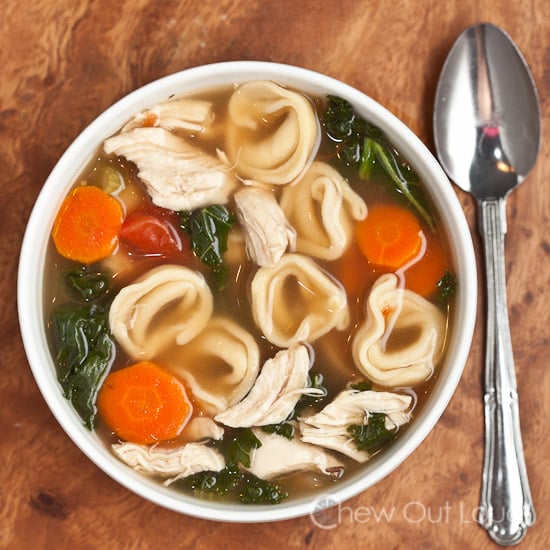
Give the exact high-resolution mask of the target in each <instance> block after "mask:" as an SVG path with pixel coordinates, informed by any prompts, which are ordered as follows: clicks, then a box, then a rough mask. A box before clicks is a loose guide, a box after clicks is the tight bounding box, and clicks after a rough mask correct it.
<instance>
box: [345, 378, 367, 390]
mask: <svg viewBox="0 0 550 550" xmlns="http://www.w3.org/2000/svg"><path fill="white" fill-rule="evenodd" d="M349 387H350V389H352V390H357V391H369V390H372V382H369V381H368V380H360V381H359V382H356V383H355V384H350V386H349Z"/></svg>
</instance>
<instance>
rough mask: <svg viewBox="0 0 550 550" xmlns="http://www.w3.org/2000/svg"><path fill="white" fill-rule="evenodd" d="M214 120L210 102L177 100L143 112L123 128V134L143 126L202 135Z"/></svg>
mask: <svg viewBox="0 0 550 550" xmlns="http://www.w3.org/2000/svg"><path fill="white" fill-rule="evenodd" d="M213 120H214V113H213V110H212V103H211V102H210V101H203V100H202V99H189V98H184V99H176V100H174V101H165V102H164V103H159V104H158V105H155V106H154V107H151V108H150V109H145V110H144V111H141V112H140V113H138V114H137V115H136V116H135V117H134V118H133V119H132V120H130V121H129V122H128V123H127V124H126V125H125V126H124V127H123V128H122V130H121V132H129V131H130V130H133V129H134V128H140V127H143V126H160V127H161V128H164V129H166V130H176V129H177V130H186V131H189V132H195V133H202V132H204V131H205V130H206V129H207V128H208V127H209V126H210V125H211V124H212V122H213Z"/></svg>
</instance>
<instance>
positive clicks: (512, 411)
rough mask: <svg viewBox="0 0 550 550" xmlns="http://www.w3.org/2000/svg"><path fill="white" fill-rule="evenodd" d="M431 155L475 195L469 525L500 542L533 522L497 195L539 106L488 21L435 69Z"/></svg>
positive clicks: (513, 49) (512, 183)
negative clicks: (477, 478) (479, 296)
mask: <svg viewBox="0 0 550 550" xmlns="http://www.w3.org/2000/svg"><path fill="white" fill-rule="evenodd" d="M434 135H435V145H436V150H437V154H438V156H439V160H440V162H441V164H442V165H443V168H444V169H445V171H446V172H447V174H448V175H449V177H450V178H451V179H452V180H453V181H455V183H456V184H457V185H458V186H459V187H461V188H462V189H464V190H465V191H468V192H470V193H472V194H473V196H474V197H475V198H476V200H477V205H478V217H479V231H480V233H481V235H482V237H483V244H484V252H485V272H486V283H487V334H486V337H487V343H486V353H485V395H484V403H485V457H484V465H483V476H482V491H481V500H480V510H479V517H478V520H479V522H480V523H481V524H482V525H483V527H485V528H486V529H487V530H488V533H489V535H490V537H491V538H492V539H493V540H494V541H495V542H497V543H498V544H501V545H503V546H510V545H513V544H517V543H518V542H520V541H521V540H522V539H523V537H524V536H525V534H526V530H527V527H529V526H530V525H532V524H533V523H534V521H535V511H534V507H533V502H532V499H531V492H530V490H529V482H528V479H527V470H526V467H525V460H524V457H523V445H522V440H521V432H520V423H519V406H518V396H517V389H516V376H515V372H514V358H513V353H512V342H511V337H510V327H509V323H508V312H507V304H506V276H505V264H504V249H505V246H504V235H505V233H506V197H507V195H508V193H510V191H512V190H513V189H514V188H515V187H516V186H517V185H519V184H520V183H521V182H522V181H523V180H524V179H525V177H526V176H527V174H528V173H529V171H530V170H531V168H532V167H533V165H534V163H535V160H536V157H537V154H538V150H539V146H540V139H541V122H540V107H539V102H538V96H537V91H536V88H535V84H534V81H533V78H532V76H531V73H530V72H529V68H528V67H527V64H526V63H525V60H524V58H523V56H522V55H521V53H520V51H519V50H518V48H517V46H516V45H515V44H514V42H513V41H512V39H511V38H510V37H509V36H508V35H507V34H506V33H505V32H504V31H503V30H501V29H500V28H498V27H496V26H494V25H490V24H486V23H484V24H479V25H474V26H472V27H470V28H468V29H466V30H465V31H464V32H463V33H462V34H461V35H460V36H459V38H458V39H457V41H456V42H455V44H454V46H453V48H452V49H451V51H450V53H449V56H448V58H447V60H446V62H445V64H444V66H443V71H442V73H441V76H440V79H439V83H438V86H437V92H436V98H435V111H434Z"/></svg>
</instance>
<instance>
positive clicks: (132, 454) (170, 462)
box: [112, 442, 225, 485]
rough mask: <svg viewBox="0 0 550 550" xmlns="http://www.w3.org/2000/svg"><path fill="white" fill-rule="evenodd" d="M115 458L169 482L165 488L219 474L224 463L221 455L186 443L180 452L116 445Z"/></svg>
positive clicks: (167, 449) (149, 447) (204, 446)
mask: <svg viewBox="0 0 550 550" xmlns="http://www.w3.org/2000/svg"><path fill="white" fill-rule="evenodd" d="M112 448H113V451H114V452H115V454H116V455H117V456H118V457H119V458H120V459H121V460H122V461H123V462H125V463H126V464H128V466H131V467H132V468H134V469H135V470H136V471H138V472H141V473H149V474H157V475H160V476H162V477H166V478H168V479H167V480H166V481H165V482H164V485H170V484H171V483H173V482H174V481H177V480H178V479H181V478H184V477H188V476H190V475H193V474H196V473H198V472H206V471H213V472H219V471H220V470H223V469H224V468H225V460H224V458H223V456H222V455H221V454H220V452H219V451H217V450H216V449H214V448H212V447H207V446H206V445H205V443H204V442H202V443H187V444H185V445H183V446H182V447H178V448H175V449H173V448H161V447H157V446H147V445H137V444H135V443H117V444H114V445H113V446H112Z"/></svg>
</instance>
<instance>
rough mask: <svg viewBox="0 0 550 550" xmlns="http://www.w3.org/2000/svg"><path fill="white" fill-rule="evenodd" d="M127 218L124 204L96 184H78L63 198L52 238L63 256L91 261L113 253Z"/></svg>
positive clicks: (87, 262)
mask: <svg viewBox="0 0 550 550" xmlns="http://www.w3.org/2000/svg"><path fill="white" fill-rule="evenodd" d="M123 219H124V212H123V209H122V206H121V204H120V203H119V202H118V201H117V200H116V199H115V198H114V197H112V196H111V195H109V194H108V193H105V191H102V190H101V189H99V187H95V186H92V185H90V186H80V187H75V188H74V189H73V190H72V191H71V192H70V193H69V195H67V197H66V198H65V200H64V201H63V204H62V205H61V209H60V210H59V213H58V214H57V218H56V220H55V223H54V226H53V231H52V238H53V241H54V244H55V247H56V248H57V251H58V252H59V254H61V256H64V257H65V258H69V259H70V260H74V261H76V262H81V263H84V264H89V263H93V262H97V261H99V260H102V259H103V258H106V257H107V256H110V255H111V254H112V253H113V252H114V250H115V248H116V246H117V244H118V235H119V233H120V227H121V225H122V221H123Z"/></svg>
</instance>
